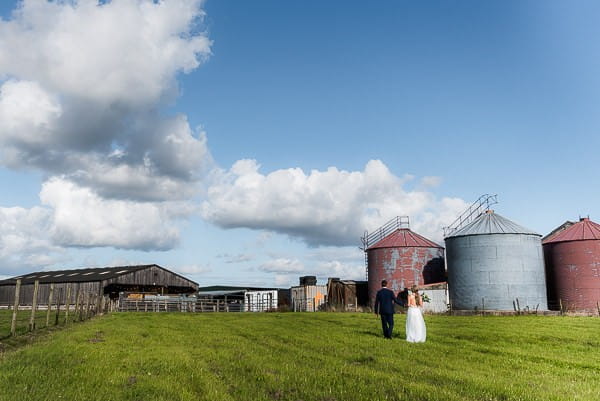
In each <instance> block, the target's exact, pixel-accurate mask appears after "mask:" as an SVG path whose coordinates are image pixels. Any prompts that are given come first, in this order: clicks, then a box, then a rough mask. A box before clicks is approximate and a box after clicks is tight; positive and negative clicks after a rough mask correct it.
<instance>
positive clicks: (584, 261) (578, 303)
mask: <svg viewBox="0 0 600 401" xmlns="http://www.w3.org/2000/svg"><path fill="white" fill-rule="evenodd" d="M559 228H560V227H559ZM555 231H556V232H555V233H553V234H551V235H549V236H548V237H546V238H545V239H544V241H543V243H542V244H543V247H544V255H545V259H546V269H547V272H546V277H547V281H548V287H549V288H548V296H549V298H550V299H549V300H548V301H549V304H550V305H549V306H551V308H552V309H560V308H561V307H562V308H563V310H571V311H582V312H583V311H588V312H594V311H595V312H597V311H598V310H599V308H600V306H599V305H600V224H597V223H594V222H593V221H591V220H590V219H589V218H581V219H580V220H579V222H578V223H575V224H572V225H570V226H567V228H564V229H562V230H558V229H557V230H555Z"/></svg>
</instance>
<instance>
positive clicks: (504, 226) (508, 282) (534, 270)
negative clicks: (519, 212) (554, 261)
mask: <svg viewBox="0 0 600 401" xmlns="http://www.w3.org/2000/svg"><path fill="white" fill-rule="evenodd" d="M540 238H541V235H540V234H537V233H535V232H533V231H531V230H529V229H527V228H524V227H522V226H520V225H518V224H516V223H514V222H512V221H510V220H508V219H506V218H504V217H502V216H500V215H498V214H496V213H494V212H493V211H489V210H488V211H487V212H485V213H483V214H481V215H480V216H479V217H477V218H476V219H475V220H473V221H472V222H471V223H469V224H467V225H466V226H464V227H463V228H460V229H458V230H456V231H453V232H452V233H451V234H450V235H449V236H448V237H447V238H446V240H445V241H446V256H447V259H446V263H447V268H448V287H449V292H450V304H451V307H452V309H456V310H474V309H478V310H481V309H484V310H505V311H508V310H514V309H515V308H518V309H521V310H524V309H527V308H529V309H530V310H547V308H548V304H547V296H546V283H545V281H546V279H545V272H544V260H543V255H542V244H541V240H540Z"/></svg>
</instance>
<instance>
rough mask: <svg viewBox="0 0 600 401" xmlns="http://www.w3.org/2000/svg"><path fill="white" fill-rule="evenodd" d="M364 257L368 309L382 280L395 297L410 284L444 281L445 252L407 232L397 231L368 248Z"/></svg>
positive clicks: (403, 230)
mask: <svg viewBox="0 0 600 401" xmlns="http://www.w3.org/2000/svg"><path fill="white" fill-rule="evenodd" d="M366 253H367V271H368V282H369V284H368V286H369V300H370V304H371V305H373V303H374V300H375V294H377V291H379V289H380V288H381V280H384V279H385V280H387V281H388V288H390V289H391V290H393V291H394V293H396V294H397V293H398V292H399V291H402V290H403V289H404V288H409V287H411V286H412V285H413V284H416V285H422V284H431V283H438V282H443V281H446V277H445V270H444V248H443V247H441V246H440V245H438V244H436V243H435V242H433V241H431V240H429V239H427V238H425V237H423V236H421V235H419V234H417V233H414V232H413V231H411V230H410V229H409V228H398V229H396V230H395V231H393V232H391V233H390V234H389V235H387V236H386V237H385V238H383V239H381V240H380V241H378V242H376V243H374V244H373V245H371V246H369V247H368V248H367V249H366Z"/></svg>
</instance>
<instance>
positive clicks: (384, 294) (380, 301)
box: [375, 287, 402, 338]
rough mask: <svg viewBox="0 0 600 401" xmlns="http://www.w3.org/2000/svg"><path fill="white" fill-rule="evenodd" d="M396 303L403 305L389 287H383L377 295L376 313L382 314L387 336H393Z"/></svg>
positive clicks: (383, 326) (385, 335)
mask: <svg viewBox="0 0 600 401" xmlns="http://www.w3.org/2000/svg"><path fill="white" fill-rule="evenodd" d="M394 303H397V304H398V305H402V303H400V301H398V299H397V298H396V296H395V295H394V292H393V291H392V290H390V289H389V288H386V287H383V288H382V289H380V290H379V291H377V295H376V296H375V313H379V315H380V316H381V328H382V329H383V336H384V337H385V338H392V331H393V330H394Z"/></svg>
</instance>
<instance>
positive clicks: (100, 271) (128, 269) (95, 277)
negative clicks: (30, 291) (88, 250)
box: [0, 264, 197, 285]
mask: <svg viewBox="0 0 600 401" xmlns="http://www.w3.org/2000/svg"><path fill="white" fill-rule="evenodd" d="M150 267H158V268H159V269H163V270H167V269H165V268H164V267H161V266H159V265H155V264H153V265H137V266H115V267H99V268H91V269H70V270H53V271H49V270H47V271H41V272H34V273H29V274H23V275H21V276H16V277H11V278H9V279H6V280H2V281H0V285H14V284H15V283H16V282H17V279H21V284H33V283H34V282H35V281H36V280H37V281H39V282H40V284H45V283H81V282H91V281H104V280H107V279H112V278H115V277H119V276H122V275H124V274H129V273H133V272H136V271H139V270H144V269H148V268H150ZM167 271H169V270H167ZM169 272H170V273H172V274H174V275H176V276H179V277H182V278H184V279H185V280H187V281H190V282H192V283H194V284H197V283H195V282H194V281H192V280H190V279H188V278H186V277H183V276H181V275H179V274H177V273H173V272H171V271H169Z"/></svg>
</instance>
